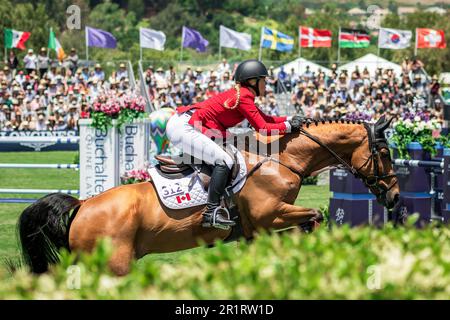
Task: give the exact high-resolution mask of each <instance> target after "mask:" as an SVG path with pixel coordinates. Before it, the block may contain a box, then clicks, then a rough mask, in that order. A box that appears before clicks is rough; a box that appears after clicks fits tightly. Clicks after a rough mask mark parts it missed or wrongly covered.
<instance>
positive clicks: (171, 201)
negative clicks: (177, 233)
mask: <svg viewBox="0 0 450 320" xmlns="http://www.w3.org/2000/svg"><path fill="white" fill-rule="evenodd" d="M229 147H230V148H231V149H232V150H233V152H236V153H237V160H238V163H239V166H240V169H239V173H238V175H237V176H236V179H234V180H233V181H232V184H234V181H239V183H238V184H237V185H236V186H234V188H233V192H235V193H236V192H238V191H239V190H241V189H242V187H243V186H244V184H245V181H246V179H245V178H244V177H245V175H246V174H247V166H246V165H245V161H244V157H243V156H242V154H241V153H240V152H239V150H237V149H236V148H235V147H234V146H231V145H230V146H229ZM148 172H149V174H150V176H151V177H152V180H153V183H154V185H155V188H156V191H157V192H158V195H159V198H160V199H161V201H162V203H163V204H164V205H165V206H166V207H168V208H170V209H184V208H189V207H194V206H199V205H204V204H206V202H207V200H208V192H207V191H205V190H204V189H203V185H202V183H201V181H200V179H198V178H197V177H195V176H194V175H195V172H193V173H191V174H190V175H188V176H185V177H183V178H180V179H168V178H165V177H163V176H161V175H160V174H159V172H158V170H156V168H155V167H151V168H150V169H149V170H148ZM241 179H242V180H241ZM191 180H193V183H192V184H191V186H190V187H189V184H190V182H191Z"/></svg>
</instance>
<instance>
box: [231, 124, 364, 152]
mask: <svg viewBox="0 0 450 320" xmlns="http://www.w3.org/2000/svg"><path fill="white" fill-rule="evenodd" d="M326 124H369V123H368V122H366V121H364V120H360V119H352V120H350V119H344V118H336V117H334V118H319V119H313V118H303V119H302V126H305V127H306V128H309V127H310V126H311V125H315V126H319V125H326ZM254 132H255V131H251V134H249V132H245V133H239V134H236V135H234V136H233V142H232V144H233V145H234V146H242V145H245V150H246V151H249V152H251V153H256V154H260V149H261V148H260V146H261V145H262V144H264V145H266V146H267V147H265V148H267V150H266V151H267V153H268V154H271V150H272V147H271V146H272V144H273V143H274V142H277V143H279V141H278V140H279V139H281V137H280V138H277V139H274V140H270V139H268V141H267V142H262V141H260V140H259V139H258V138H257V137H255V134H254ZM242 140H243V141H242ZM238 142H239V143H238ZM278 146H280V145H279V144H277V147H278Z"/></svg>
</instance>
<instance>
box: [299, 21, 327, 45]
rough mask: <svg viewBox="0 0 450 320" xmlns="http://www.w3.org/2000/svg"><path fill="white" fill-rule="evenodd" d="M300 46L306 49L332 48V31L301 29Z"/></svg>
mask: <svg viewBox="0 0 450 320" xmlns="http://www.w3.org/2000/svg"><path fill="white" fill-rule="evenodd" d="M299 29H300V30H299V31H300V32H299V33H300V46H301V47H304V48H320V47H331V31H330V30H325V29H314V28H308V27H301V26H300V27H299Z"/></svg>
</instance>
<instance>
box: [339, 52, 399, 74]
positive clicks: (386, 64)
mask: <svg viewBox="0 0 450 320" xmlns="http://www.w3.org/2000/svg"><path fill="white" fill-rule="evenodd" d="M356 67H358V69H359V72H363V70H364V69H365V68H367V70H369V74H370V75H371V76H373V75H374V74H375V72H376V70H377V68H383V69H388V68H390V69H393V70H394V72H395V75H396V76H397V77H400V74H401V73H402V67H401V66H400V65H398V64H396V63H393V62H390V61H388V60H386V59H383V58H381V57H379V56H377V55H374V54H372V53H369V54H366V55H365V56H362V57H361V58H358V59H356V60H354V61H352V62H349V63H346V64H344V65H342V66H340V67H339V68H338V71H340V70H343V69H345V70H347V72H348V74H349V75H350V74H351V73H352V72H353V71H354V70H355V69H356Z"/></svg>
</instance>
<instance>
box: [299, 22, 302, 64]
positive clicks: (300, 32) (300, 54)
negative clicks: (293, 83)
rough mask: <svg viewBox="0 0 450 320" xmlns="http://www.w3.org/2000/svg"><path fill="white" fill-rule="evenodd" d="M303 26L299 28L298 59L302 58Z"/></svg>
mask: <svg viewBox="0 0 450 320" xmlns="http://www.w3.org/2000/svg"><path fill="white" fill-rule="evenodd" d="M301 30H302V26H299V27H298V58H299V59H300V57H301V56H302V31H301Z"/></svg>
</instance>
